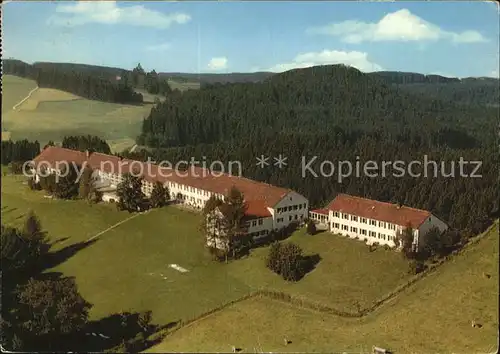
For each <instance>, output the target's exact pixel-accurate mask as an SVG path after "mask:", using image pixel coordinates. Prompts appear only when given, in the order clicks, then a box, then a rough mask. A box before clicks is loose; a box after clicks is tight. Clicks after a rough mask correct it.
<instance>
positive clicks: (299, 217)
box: [276, 214, 304, 223]
mask: <svg viewBox="0 0 500 354" xmlns="http://www.w3.org/2000/svg"><path fill="white" fill-rule="evenodd" d="M303 218H304V215H297V214H296V215H289V216H288V221H292V220H299V219H300V220H302V219H303ZM283 220H285V218H277V219H276V222H277V223H280V222H283Z"/></svg>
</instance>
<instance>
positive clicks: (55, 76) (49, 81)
mask: <svg viewBox="0 0 500 354" xmlns="http://www.w3.org/2000/svg"><path fill="white" fill-rule="evenodd" d="M2 64H3V72H4V74H10V75H16V76H20V77H25V78H29V79H32V80H36V82H37V84H38V86H39V87H49V88H54V89H58V90H62V91H66V92H70V93H73V94H75V95H77V96H81V97H85V98H88V99H91V100H97V101H104V102H115V103H126V104H141V103H143V96H142V94H141V93H138V92H136V91H135V89H140V90H145V91H146V92H148V93H151V94H158V95H162V96H165V95H168V94H169V93H171V92H172V90H171V88H170V86H169V84H168V79H167V78H164V77H160V75H158V74H157V73H156V71H155V70H151V71H150V72H145V71H144V69H143V68H142V66H141V65H140V64H138V65H137V67H136V68H134V69H133V70H124V69H119V68H108V67H100V66H93V65H84V64H70V63H44V62H42V63H34V64H33V65H30V64H28V63H25V62H22V61H20V60H12V59H6V60H2Z"/></svg>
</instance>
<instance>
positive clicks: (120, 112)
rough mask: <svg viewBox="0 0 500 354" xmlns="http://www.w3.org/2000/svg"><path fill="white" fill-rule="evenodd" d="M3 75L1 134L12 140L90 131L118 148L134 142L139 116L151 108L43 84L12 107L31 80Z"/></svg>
mask: <svg viewBox="0 0 500 354" xmlns="http://www.w3.org/2000/svg"><path fill="white" fill-rule="evenodd" d="M5 78H6V80H7V81H6V83H5V82H4V89H3V90H4V93H5V94H6V95H7V99H8V100H9V103H7V104H6V103H4V104H3V106H2V110H3V109H6V111H5V112H4V111H2V113H3V116H2V127H3V130H4V131H5V132H4V133H2V137H3V138H8V135H10V138H12V139H14V140H17V139H25V138H26V139H29V140H38V141H40V143H41V144H42V145H43V144H45V143H47V142H48V141H49V140H53V141H55V142H60V141H62V139H63V137H64V136H66V135H81V134H92V135H97V136H100V137H101V138H104V139H106V140H107V141H109V144H110V146H111V148H112V149H113V150H115V151H119V150H123V149H126V148H129V147H131V146H133V145H134V140H135V137H136V136H137V135H138V134H139V132H140V129H141V123H142V119H143V118H144V117H146V116H147V115H148V114H149V111H150V109H151V105H144V106H130V105H121V104H115V103H106V102H99V101H91V100H87V99H83V98H81V97H78V96H75V95H72V94H70V93H67V92H63V91H59V90H53V89H45V88H43V89H38V90H37V91H35V92H34V93H33V94H32V96H31V97H30V98H29V99H27V100H26V101H25V102H24V103H23V104H21V105H20V106H19V107H17V109H16V110H13V109H12V106H13V105H14V104H15V103H17V102H19V101H20V100H21V99H22V98H23V97H25V96H26V95H27V93H28V92H29V89H30V88H31V87H32V86H33V85H35V84H34V82H33V81H30V80H26V79H21V78H17V77H15V76H9V75H5ZM20 83H22V85H21V84H20ZM30 85H31V86H30ZM22 88H24V91H23V90H22ZM26 91H27V92H26ZM23 95H24V96H23ZM21 96H22V97H21ZM9 97H10V98H9ZM13 97H21V98H19V99H18V100H17V101H16V102H15V103H12V102H14V101H15V99H14V98H13ZM16 99H17V98H16ZM10 101H12V102H10ZM2 103H3V102H2Z"/></svg>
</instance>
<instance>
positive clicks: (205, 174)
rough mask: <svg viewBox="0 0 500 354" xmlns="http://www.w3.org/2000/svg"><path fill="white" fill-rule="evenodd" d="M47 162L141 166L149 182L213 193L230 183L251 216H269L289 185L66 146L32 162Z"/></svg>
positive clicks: (112, 167) (96, 166)
mask: <svg viewBox="0 0 500 354" xmlns="http://www.w3.org/2000/svg"><path fill="white" fill-rule="evenodd" d="M42 161H44V162H46V163H49V164H51V165H52V166H53V167H55V163H56V162H58V161H68V162H75V163H77V164H78V165H81V166H82V165H83V164H84V163H87V164H88V165H89V166H90V167H92V168H93V169H100V170H102V171H103V172H106V173H110V172H113V173H116V171H119V172H120V173H122V174H124V173H128V172H131V171H132V170H133V169H134V168H137V167H140V166H142V170H143V171H144V174H143V178H144V179H145V180H146V181H149V182H156V181H159V182H162V183H165V182H167V181H168V182H174V183H179V184H182V185H186V186H190V187H194V188H198V189H203V190H206V191H209V192H212V193H217V194H222V195H227V194H228V193H229V191H230V190H231V188H232V187H236V188H237V189H238V190H239V191H240V192H241V193H243V195H244V197H245V202H246V203H247V205H248V209H247V215H248V216H253V217H269V216H271V213H270V212H269V210H268V208H273V207H274V206H275V205H276V204H277V203H279V202H280V201H281V200H282V199H283V198H284V197H285V196H286V195H287V194H288V193H290V192H291V190H290V189H286V188H280V187H276V186H273V185H270V184H267V183H262V182H257V181H253V180H251V179H248V178H244V177H238V176H232V175H229V174H225V173H224V174H223V173H219V172H214V171H210V170H208V169H205V168H201V167H189V168H188V169H186V171H177V172H176V171H175V170H174V169H171V168H166V167H159V166H158V165H155V164H150V163H147V162H141V161H135V160H129V159H121V158H120V157H118V156H113V155H106V154H101V153H98V152H94V153H91V154H90V155H89V157H87V154H86V153H85V152H80V151H76V150H71V149H65V148H61V147H57V146H49V147H47V148H45V149H44V150H43V151H42V152H41V153H40V155H38V156H37V157H36V158H35V159H34V162H35V165H38V164H39V163H40V162H42Z"/></svg>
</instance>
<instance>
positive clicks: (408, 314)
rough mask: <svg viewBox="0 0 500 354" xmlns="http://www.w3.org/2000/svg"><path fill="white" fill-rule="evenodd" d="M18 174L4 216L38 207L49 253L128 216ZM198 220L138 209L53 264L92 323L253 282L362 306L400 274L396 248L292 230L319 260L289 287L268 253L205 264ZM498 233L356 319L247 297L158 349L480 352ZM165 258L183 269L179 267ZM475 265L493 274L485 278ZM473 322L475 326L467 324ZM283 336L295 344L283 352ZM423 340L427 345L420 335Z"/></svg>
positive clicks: (490, 314) (221, 295) (188, 306)
mask: <svg viewBox="0 0 500 354" xmlns="http://www.w3.org/2000/svg"><path fill="white" fill-rule="evenodd" d="M23 181H24V178H23V177H21V176H11V175H8V176H4V177H3V178H2V222H3V223H7V224H13V225H18V226H20V225H21V224H22V222H23V220H24V217H25V215H26V213H27V212H28V211H29V210H30V209H31V210H33V211H35V213H36V214H37V215H38V216H39V217H40V219H41V222H42V225H43V227H44V228H45V229H46V230H47V231H48V234H49V237H50V238H51V240H53V241H58V242H57V243H56V244H55V245H54V250H62V249H67V248H68V247H70V248H71V246H72V245H75V244H77V243H78V242H82V241H86V240H88V239H90V238H92V237H93V236H94V235H96V234H97V233H99V232H101V231H103V230H106V229H108V228H109V227H111V226H113V225H115V224H116V223H118V222H121V221H124V220H126V219H128V218H130V215H131V214H128V213H125V212H118V211H116V209H115V208H114V206H113V205H111V204H99V205H92V206H90V205H88V204H86V203H85V202H82V201H58V200H51V199H46V198H44V196H43V195H44V193H43V192H32V191H30V190H28V188H27V186H26V185H25V184H23ZM132 215H136V214H132ZM199 222H200V218H199V215H198V214H195V213H191V212H188V211H184V210H180V209H177V208H175V207H167V208H163V209H160V210H153V211H151V212H148V213H146V214H140V215H138V216H136V217H134V218H132V219H130V220H127V221H125V222H124V223H123V224H121V225H119V226H117V227H116V228H113V229H111V230H109V231H107V232H105V233H104V234H102V235H101V236H100V237H99V238H97V242H95V243H93V244H91V245H90V246H88V247H86V248H83V249H80V250H78V251H75V252H73V253H74V254H73V255H72V256H71V257H69V258H68V259H67V260H65V261H64V262H62V263H60V264H59V265H57V266H56V267H55V268H53V269H52V270H53V271H60V272H62V273H63V274H65V275H66V276H75V277H76V281H77V284H78V287H79V289H80V291H81V293H82V295H83V296H84V297H85V298H86V299H87V300H88V301H89V302H90V303H92V304H93V305H94V306H93V308H92V311H91V316H92V317H93V318H100V317H103V316H106V315H108V314H110V313H116V312H119V311H144V310H151V311H152V312H153V317H154V321H155V322H156V323H159V324H167V323H170V322H173V321H178V320H180V319H183V320H186V319H189V318H193V317H195V316H198V315H200V314H202V313H204V312H206V311H209V310H211V309H213V308H215V307H217V306H220V305H222V304H224V303H227V302H229V301H232V300H236V299H238V298H240V297H241V296H243V295H246V294H248V293H250V292H252V291H254V290H257V289H262V288H266V289H276V290H281V291H285V292H287V293H290V294H294V295H296V296H299V297H304V298H307V299H309V300H314V301H317V302H322V303H325V304H327V305H329V306H333V307H336V308H338V309H341V310H342V309H345V310H353V309H355V303H356V302H358V303H359V304H360V305H361V306H362V307H364V306H367V305H369V304H370V303H372V302H373V301H375V300H376V299H379V298H380V297H382V296H383V295H385V294H386V293H388V292H390V291H391V290H392V289H394V288H395V287H396V286H397V285H398V284H401V283H402V282H404V281H406V280H407V279H408V276H407V275H406V270H407V267H406V264H405V263H404V262H403V260H402V257H401V255H400V254H398V253H395V252H390V251H385V250H383V249H378V250H376V251H375V252H372V253H369V252H368V250H367V248H366V246H365V245H363V244H362V243H361V242H358V241H354V240H348V239H345V238H342V237H338V236H334V235H330V234H327V233H323V234H318V235H315V236H307V235H305V234H304V233H303V231H298V232H296V233H295V234H294V235H293V236H292V237H291V240H293V241H294V242H297V243H298V244H300V245H301V246H302V247H303V249H304V250H305V253H306V254H314V253H319V255H320V257H321V258H322V259H321V261H320V263H319V264H318V266H317V267H316V269H314V270H313V271H312V272H311V273H309V274H308V275H306V277H305V278H304V279H302V280H301V281H300V282H298V283H286V282H285V281H283V280H282V279H281V278H280V277H278V276H277V275H275V274H273V273H271V272H270V271H269V270H267V269H266V268H265V266H264V261H263V258H264V256H265V254H266V253H267V249H266V248H260V249H257V250H254V251H253V252H252V253H251V254H250V256H249V257H247V258H245V259H242V260H239V261H235V262H231V263H229V264H220V263H217V262H214V261H213V260H211V258H210V256H209V255H208V254H207V252H206V251H205V249H204V245H203V243H204V242H203V237H202V236H201V234H200V231H199V230H198V225H199ZM75 226H76V227H75ZM495 233H496V234H498V228H497V229H495V230H493V231H492V233H491V234H490V236H489V237H487V238H486V239H484V240H483V241H481V242H480V243H479V244H478V245H475V246H473V247H472V248H471V249H469V250H467V253H466V254H465V255H463V256H460V257H458V258H456V259H454V260H453V261H452V262H451V263H449V264H446V265H444V266H443V267H442V268H440V269H439V270H438V271H437V272H436V273H434V274H432V275H430V276H429V277H428V278H426V279H424V280H422V281H419V282H418V283H417V285H415V286H413V287H411V288H410V289H409V290H407V291H406V292H405V293H403V294H402V295H400V296H398V297H397V298H396V299H393V300H391V301H390V303H388V304H385V305H384V306H383V307H382V308H380V309H379V310H377V311H376V312H375V313H372V314H371V315H369V316H368V317H366V318H364V319H362V320H352V319H350V320H349V319H343V318H339V317H335V316H326V315H322V314H319V313H314V312H310V311H306V310H300V309H296V308H293V307H291V306H289V305H284V304H282V303H280V302H274V301H272V300H266V299H253V300H248V301H246V302H243V303H240V304H239V305H235V306H232V307H230V308H227V309H225V310H223V311H222V312H220V313H217V314H215V315H213V316H212V317H210V318H208V319H206V320H202V321H200V322H197V323H195V324H193V325H192V326H190V327H187V328H185V329H181V330H180V331H178V332H176V333H175V334H173V335H172V336H171V337H168V338H167V340H166V341H165V342H163V343H162V344H160V346H159V347H158V348H155V350H157V351H177V350H180V351H198V350H204V351H228V350H230V349H231V347H230V346H231V345H236V346H242V347H243V348H244V349H245V350H246V351H253V346H257V341H258V342H260V344H261V346H262V349H263V350H265V351H271V350H272V351H284V350H287V351H305V350H307V351H329V352H331V351H332V350H334V349H335V350H348V349H349V350H359V349H360V348H365V349H367V348H369V347H371V345H373V344H376V345H379V346H386V347H389V348H393V349H397V350H399V351H403V352H407V351H409V349H410V348H411V349H412V351H420V352H429V351H432V352H436V351H447V352H449V351H450V350H451V349H452V350H453V351H455V352H471V351H486V350H487V349H488V348H489V347H491V346H492V345H493V344H494V333H495V332H494V330H495V329H496V326H497V324H498V318H497V317H496V313H497V289H496V286H497V283H498V260H497V256H498V238H497V237H494V235H495ZM170 264H178V265H180V266H182V267H184V268H186V269H188V270H189V272H188V273H180V272H178V271H176V270H174V269H172V268H170V267H169V265H170ZM482 272H487V273H489V274H491V275H492V277H491V278H490V279H486V278H483V277H482ZM249 318H251V320H250V321H249V320H248V319H249ZM472 318H475V319H476V320H477V321H478V322H480V323H482V324H483V328H481V329H472V328H471V326H470V320H471V319H472ZM235 324H238V325H235ZM440 331H445V332H443V333H441V332H440ZM283 336H287V337H289V338H290V340H292V342H293V343H291V344H290V345H289V346H287V347H284V346H283ZM429 338H432V342H429V341H428V340H427V341H426V339H429ZM448 349H450V350H448Z"/></svg>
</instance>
